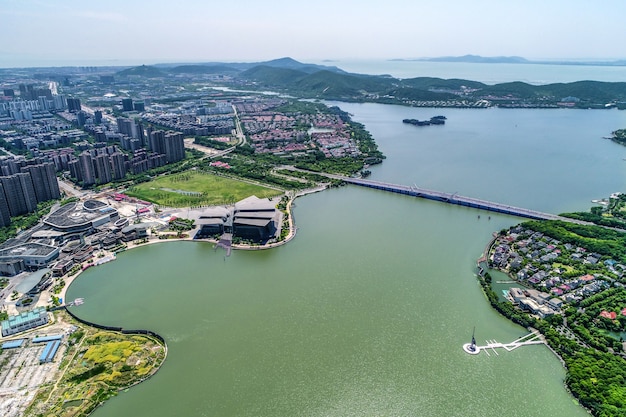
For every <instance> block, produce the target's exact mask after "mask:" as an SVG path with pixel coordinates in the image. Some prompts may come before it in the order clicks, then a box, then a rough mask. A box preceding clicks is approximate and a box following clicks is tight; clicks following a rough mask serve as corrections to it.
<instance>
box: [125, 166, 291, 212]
mask: <svg viewBox="0 0 626 417" xmlns="http://www.w3.org/2000/svg"><path fill="white" fill-rule="evenodd" d="M125 193H126V194H127V195H129V196H131V197H137V198H139V199H141V200H146V201H150V202H152V203H154V204H158V205H161V206H166V207H196V206H213V205H221V204H232V203H235V202H237V201H239V200H243V199H244V198H246V197H250V196H251V195H255V196H257V197H259V198H265V197H274V196H278V195H281V194H282V192H281V191H278V190H274V189H271V188H266V187H262V186H259V185H255V184H249V183H247V182H243V181H237V180H233V179H230V178H224V177H219V176H216V175H212V174H206V173H202V172H194V171H188V172H183V173H180V174H173V175H166V176H163V177H159V178H156V179H155V180H153V181H150V182H145V183H142V184H138V185H135V186H133V187H131V188H129V189H128V190H126V192H125Z"/></svg>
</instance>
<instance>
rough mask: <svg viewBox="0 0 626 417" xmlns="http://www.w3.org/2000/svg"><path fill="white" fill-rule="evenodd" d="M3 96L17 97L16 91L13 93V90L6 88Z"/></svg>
mask: <svg viewBox="0 0 626 417" xmlns="http://www.w3.org/2000/svg"><path fill="white" fill-rule="evenodd" d="M3 94H4V95H5V96H6V97H15V91H13V89H12V88H5V89H4V91H3Z"/></svg>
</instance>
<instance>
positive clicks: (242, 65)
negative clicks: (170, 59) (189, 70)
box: [155, 57, 345, 74]
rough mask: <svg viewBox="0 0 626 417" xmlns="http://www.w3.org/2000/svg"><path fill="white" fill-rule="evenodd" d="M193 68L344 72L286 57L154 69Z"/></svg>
mask: <svg viewBox="0 0 626 417" xmlns="http://www.w3.org/2000/svg"><path fill="white" fill-rule="evenodd" d="M193 66H198V67H206V66H208V67H226V68H230V69H231V70H232V69H234V70H237V71H245V70H249V69H250V68H254V67H258V66H266V67H274V68H287V69H293V70H298V71H303V72H306V73H308V74H312V73H314V72H317V71H322V70H327V71H333V72H341V73H345V71H344V70H342V69H339V68H337V67H335V66H328V65H317V64H304V63H302V62H299V61H296V60H295V59H293V58H288V57H285V58H278V59H272V60H270V61H262V62H198V63H192V64H186V63H178V64H156V65H155V67H158V68H162V69H165V70H171V69H173V68H177V67H193Z"/></svg>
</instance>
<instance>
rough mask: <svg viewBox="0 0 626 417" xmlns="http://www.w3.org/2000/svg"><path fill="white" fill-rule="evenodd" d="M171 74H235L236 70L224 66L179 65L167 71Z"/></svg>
mask: <svg viewBox="0 0 626 417" xmlns="http://www.w3.org/2000/svg"><path fill="white" fill-rule="evenodd" d="M168 71H169V72H171V73H172V74H236V73H238V72H240V71H239V70H238V69H235V68H232V67H228V66H225V65H179V66H177V67H174V68H171V69H169V70H168Z"/></svg>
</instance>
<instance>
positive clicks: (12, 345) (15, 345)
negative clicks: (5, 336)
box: [2, 339, 24, 350]
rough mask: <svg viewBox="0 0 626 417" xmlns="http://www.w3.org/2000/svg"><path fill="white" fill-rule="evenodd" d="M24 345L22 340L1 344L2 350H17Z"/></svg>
mask: <svg viewBox="0 0 626 417" xmlns="http://www.w3.org/2000/svg"><path fill="white" fill-rule="evenodd" d="M23 344H24V339H18V340H9V341H8V342H4V343H3V344H2V349H3V350H4V349H15V348H18V347H20V346H22V345H23Z"/></svg>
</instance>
